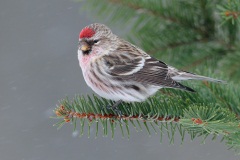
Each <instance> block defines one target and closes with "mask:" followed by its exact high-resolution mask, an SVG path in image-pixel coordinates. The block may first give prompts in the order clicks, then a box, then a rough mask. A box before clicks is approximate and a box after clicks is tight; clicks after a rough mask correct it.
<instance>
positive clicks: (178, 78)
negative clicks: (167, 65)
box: [172, 71, 227, 83]
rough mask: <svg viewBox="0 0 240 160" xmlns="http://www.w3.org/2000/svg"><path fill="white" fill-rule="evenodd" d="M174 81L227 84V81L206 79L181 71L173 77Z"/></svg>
mask: <svg viewBox="0 0 240 160" xmlns="http://www.w3.org/2000/svg"><path fill="white" fill-rule="evenodd" d="M172 79H173V80H175V81H178V82H179V81H184V80H203V81H210V82H217V83H227V82H226V81H222V80H219V79H214V78H210V77H205V76H201V75H196V74H194V73H190V72H185V71H179V72H178V73H177V74H176V75H174V76H172Z"/></svg>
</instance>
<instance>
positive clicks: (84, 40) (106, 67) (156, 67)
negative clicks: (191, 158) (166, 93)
mask: <svg viewBox="0 0 240 160" xmlns="http://www.w3.org/2000/svg"><path fill="white" fill-rule="evenodd" d="M78 60H79V64H80V67H81V68H82V72H83V77H84V79H85V81H86V83H87V85H88V86H89V87H91V88H92V90H93V91H94V92H96V93H97V94H98V95H99V96H101V97H104V98H106V99H111V100H114V101H117V103H116V105H118V104H119V103H120V102H121V101H125V102H141V101H144V100H146V99H147V98H148V97H149V96H151V95H153V94H154V93H156V92H157V91H158V90H159V89H161V88H176V89H182V90H186V91H190V92H195V91H194V90H193V89H191V88H189V87H187V86H184V85H182V84H181V83H179V81H183V80H206V81H212V82H223V81H221V80H217V79H213V78H209V77H204V76H200V75H196V74H193V73H189V72H186V71H182V70H178V69H176V68H174V67H171V66H169V65H167V64H166V63H164V62H162V61H159V60H157V59H155V58H153V57H151V56H150V55H148V54H147V53H146V52H144V51H143V50H142V49H140V48H138V47H136V46H135V45H133V44H131V43H129V42H127V41H125V40H123V39H121V38H119V37H118V36H116V35H115V34H113V33H112V32H111V30H110V29H109V28H108V27H107V26H105V25H103V24H99V23H94V24H90V25H88V26H86V27H85V28H83V29H82V31H81V32H80V34H79V48H78ZM116 105H115V106H116Z"/></svg>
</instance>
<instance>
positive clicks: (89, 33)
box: [79, 27, 95, 38]
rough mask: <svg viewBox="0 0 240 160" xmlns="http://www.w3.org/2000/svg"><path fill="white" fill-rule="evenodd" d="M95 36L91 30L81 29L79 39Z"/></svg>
mask: <svg viewBox="0 0 240 160" xmlns="http://www.w3.org/2000/svg"><path fill="white" fill-rule="evenodd" d="M94 34H95V31H94V30H92V29H91V28H87V27H86V28H83V29H82V31H81V32H80V34H79V38H91V37H92V36H93V35H94Z"/></svg>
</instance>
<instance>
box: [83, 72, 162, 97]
mask: <svg viewBox="0 0 240 160" xmlns="http://www.w3.org/2000/svg"><path fill="white" fill-rule="evenodd" d="M89 75H90V74H86V75H85V76H84V77H85V81H86V83H87V85H88V86H89V87H90V88H91V89H92V90H93V91H94V92H95V93H97V94H98V95H99V96H101V97H103V98H106V99H110V100H113V101H118V100H122V101H125V102H142V101H145V100H146V99H147V98H148V97H149V96H151V95H153V94H154V93H156V92H157V91H158V90H159V89H160V88H159V87H157V86H148V87H147V88H143V86H139V88H140V87H141V90H135V89H134V88H126V85H125V84H121V85H109V84H108V83H107V84H104V83H101V82H99V81H98V80H96V79H95V80H94V79H93V78H92V77H91V76H89Z"/></svg>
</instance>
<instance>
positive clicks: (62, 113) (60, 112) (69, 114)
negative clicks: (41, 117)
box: [55, 105, 180, 123]
mask: <svg viewBox="0 0 240 160" xmlns="http://www.w3.org/2000/svg"><path fill="white" fill-rule="evenodd" d="M55 114H56V115H57V116H58V117H63V118H64V120H65V122H66V123H68V122H70V121H71V119H72V118H80V119H81V118H86V119H88V120H89V121H92V120H94V119H112V122H113V121H114V120H115V119H116V120H134V119H138V120H143V121H146V120H148V119H147V118H146V117H145V116H144V115H135V116H125V115H122V116H119V115H114V114H94V113H78V112H75V111H71V110H66V108H65V107H64V106H63V105H61V106H60V107H58V108H57V109H56V110H55ZM151 119H152V120H155V121H174V122H178V121H179V119H180V117H174V118H172V117H170V116H167V117H163V116H162V117H151Z"/></svg>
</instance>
